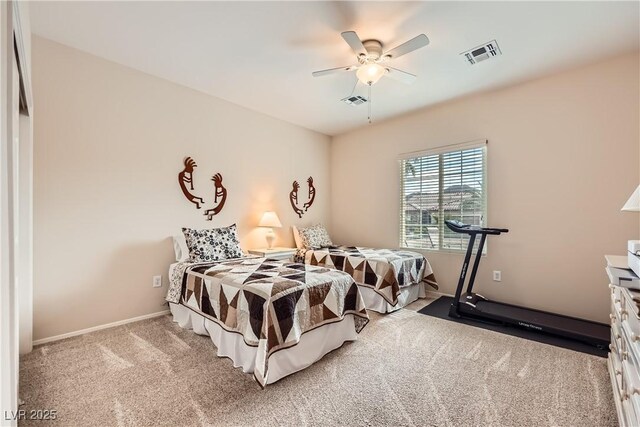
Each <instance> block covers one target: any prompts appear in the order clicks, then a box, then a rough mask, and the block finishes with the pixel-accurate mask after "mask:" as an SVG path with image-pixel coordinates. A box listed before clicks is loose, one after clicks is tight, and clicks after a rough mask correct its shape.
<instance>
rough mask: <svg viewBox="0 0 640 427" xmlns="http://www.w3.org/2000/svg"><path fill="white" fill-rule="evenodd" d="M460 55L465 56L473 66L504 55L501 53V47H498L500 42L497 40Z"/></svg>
mask: <svg viewBox="0 0 640 427" xmlns="http://www.w3.org/2000/svg"><path fill="white" fill-rule="evenodd" d="M460 55H464V58H465V59H466V60H467V62H469V64H471V65H473V64H477V63H478V62H482V61H485V60H487V59H491V58H493V57H494V56H498V55H502V52H501V51H500V47H498V42H497V41H495V40H491V41H490V42H489V43H485V44H483V45H481V46H478V47H474V48H473V49H471V50H468V51H466V52H462V53H461V54H460Z"/></svg>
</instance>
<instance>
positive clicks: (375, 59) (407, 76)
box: [311, 31, 429, 86]
mask: <svg viewBox="0 0 640 427" xmlns="http://www.w3.org/2000/svg"><path fill="white" fill-rule="evenodd" d="M341 35H342V38H343V39H344V41H346V42H347V44H348V45H349V46H351V49H353V52H354V53H355V54H356V59H357V60H358V63H357V64H355V65H349V66H347V67H339V68H330V69H328V70H321V71H314V72H313V73H311V74H312V75H313V77H321V76H326V75H329V74H336V73H340V72H343V71H353V70H355V71H356V76H357V77H358V80H359V81H361V82H362V83H364V84H366V85H369V86H371V85H373V84H375V83H376V82H377V81H378V80H380V78H382V76H384V75H388V76H389V77H391V78H393V79H395V80H398V81H401V82H403V83H407V84H411V83H413V82H414V81H415V79H416V76H415V75H413V74H411V73H407V72H406V71H402V70H398V69H397V68H393V67H390V66H389V65H387V63H388V62H389V61H392V60H393V59H395V58H398V57H400V56H402V55H406V54H407V53H409V52H413V51H414V50H416V49H420V48H421V47H425V46H426V45H428V44H429V38H428V37H427V36H426V35H424V34H420V35H419V36H416V37H414V38H412V39H411V40H409V41H407V42H404V43H402V44H401V45H400V46H397V47H395V48H393V49H391V50H387V51H383V45H382V42H380V40H375V39H369V40H364V41H361V40H360V37H358V35H357V34H356V32H355V31H345V32H343V33H341Z"/></svg>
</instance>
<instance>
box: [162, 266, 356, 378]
mask: <svg viewBox="0 0 640 427" xmlns="http://www.w3.org/2000/svg"><path fill="white" fill-rule="evenodd" d="M176 265H177V263H174V264H171V266H170V267H169V277H171V276H172V273H173V269H174V268H175V266H176ZM169 308H170V310H171V314H172V315H173V321H174V322H176V323H178V325H180V327H182V328H185V329H193V331H194V332H195V333H197V334H199V335H205V336H209V337H210V338H211V341H212V342H213V344H214V345H215V346H216V348H217V349H218V351H217V355H218V357H228V358H229V359H231V361H232V362H233V366H234V367H236V368H242V371H243V372H245V373H253V372H254V368H255V366H256V357H257V353H258V348H257V347H252V346H249V345H247V344H246V343H245V342H244V339H243V337H242V335H240V334H239V333H237V332H229V331H227V330H225V329H224V328H222V327H221V326H220V325H219V324H218V323H216V322H213V321H211V320H209V319H207V318H206V317H204V316H203V315H201V314H199V313H196V312H195V311H193V310H191V309H189V308H188V307H186V306H184V305H182V304H177V303H169ZM357 339H358V333H357V332H356V327H355V320H354V316H353V315H346V316H345V318H344V320H343V321H341V322H336V323H330V324H327V325H324V326H321V327H319V328H316V329H313V330H311V331H309V332H307V333H305V334H304V335H302V337H301V338H300V341H299V342H298V344H296V345H295V346H293V347H289V348H287V349H284V350H280V351H276V352H275V353H273V354H272V355H271V356H270V357H269V374H268V377H267V378H266V381H265V384H272V383H274V382H276V381H278V380H280V379H282V378H284V377H286V376H287V375H290V374H293V373H295V372H298V371H300V370H302V369H305V368H307V367H309V366H311V365H312V364H314V363H315V362H317V361H318V360H320V359H321V358H322V357H323V356H324V355H325V354H327V353H329V352H331V351H333V350H335V349H337V348H339V347H340V346H342V345H343V344H344V343H345V342H347V341H356V340H357Z"/></svg>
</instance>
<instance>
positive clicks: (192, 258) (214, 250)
mask: <svg viewBox="0 0 640 427" xmlns="http://www.w3.org/2000/svg"><path fill="white" fill-rule="evenodd" d="M182 232H183V233H184V238H185V240H186V241H187V247H188V248H189V262H211V261H219V260H223V259H231V258H240V257H242V256H243V254H242V249H240V240H239V239H238V229H237V228H236V225H235V224H233V225H230V226H229V227H222V228H212V229H210V230H207V229H205V230H193V229H191V228H183V229H182Z"/></svg>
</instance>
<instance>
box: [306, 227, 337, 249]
mask: <svg viewBox="0 0 640 427" xmlns="http://www.w3.org/2000/svg"><path fill="white" fill-rule="evenodd" d="M298 231H299V232H300V239H301V240H302V246H304V248H305V249H312V248H321V247H325V246H333V242H331V238H330V237H329V232H328V231H327V229H326V228H324V226H323V225H322V224H317V225H314V226H313V227H308V228H299V229H298Z"/></svg>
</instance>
